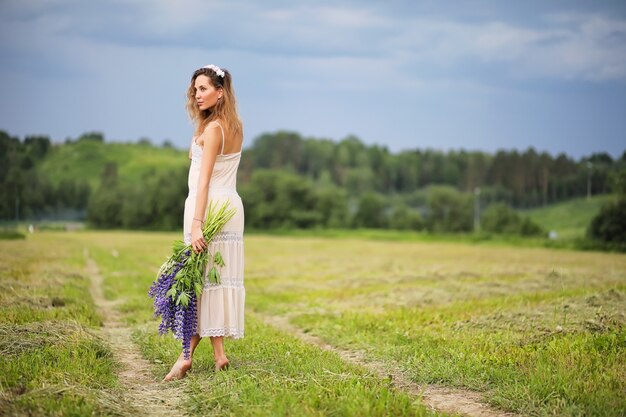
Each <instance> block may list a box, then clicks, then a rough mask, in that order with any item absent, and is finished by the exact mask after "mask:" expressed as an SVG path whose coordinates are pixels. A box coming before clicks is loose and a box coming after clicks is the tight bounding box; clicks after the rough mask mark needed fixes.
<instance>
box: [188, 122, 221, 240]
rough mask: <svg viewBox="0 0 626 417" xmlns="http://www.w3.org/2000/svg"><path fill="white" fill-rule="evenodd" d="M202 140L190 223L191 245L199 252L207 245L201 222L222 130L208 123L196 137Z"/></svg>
mask: <svg viewBox="0 0 626 417" xmlns="http://www.w3.org/2000/svg"><path fill="white" fill-rule="evenodd" d="M198 140H199V141H201V142H202V148H203V151H202V162H201V163H200V175H199V178H198V188H197V192H196V209H195V212H194V215H193V220H192V223H191V245H192V247H193V249H194V251H196V252H201V251H203V250H204V249H206V247H207V243H206V242H205V241H204V237H203V236H202V223H201V221H202V222H203V221H204V220H205V214H206V209H207V199H208V196H209V183H210V181H211V174H212V173H213V167H214V166H215V159H216V158H217V153H218V151H219V148H220V145H221V143H222V131H221V129H220V128H219V125H217V124H216V123H209V124H208V126H207V127H206V129H204V132H202V134H201V135H200V137H199V138H198Z"/></svg>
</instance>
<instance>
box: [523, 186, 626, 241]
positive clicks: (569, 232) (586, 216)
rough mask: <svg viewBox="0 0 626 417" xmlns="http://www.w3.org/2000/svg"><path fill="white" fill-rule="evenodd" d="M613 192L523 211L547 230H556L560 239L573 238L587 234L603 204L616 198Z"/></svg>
mask: <svg viewBox="0 0 626 417" xmlns="http://www.w3.org/2000/svg"><path fill="white" fill-rule="evenodd" d="M615 198H616V196H615V195H612V194H603V195H595V196H592V197H591V198H590V199H587V198H586V197H581V198H575V199H573V200H569V201H565V202H563V203H557V204H551V205H550V206H548V207H540V208H536V209H532V210H525V211H521V213H522V214H524V215H527V216H528V217H530V218H531V219H532V220H533V221H535V222H537V223H538V224H539V225H541V227H543V228H544V229H545V230H548V231H549V230H554V231H556V232H557V233H558V236H559V239H571V238H577V237H583V236H585V232H586V230H587V226H588V225H589V223H591V219H593V217H594V216H595V215H596V214H597V213H598V212H599V211H600V208H601V207H602V205H603V204H605V203H607V202H609V201H612V200H615Z"/></svg>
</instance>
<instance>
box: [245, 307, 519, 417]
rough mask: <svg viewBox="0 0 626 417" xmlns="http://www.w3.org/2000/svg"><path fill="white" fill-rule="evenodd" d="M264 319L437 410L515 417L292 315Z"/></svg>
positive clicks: (478, 416) (475, 394) (483, 416)
mask: <svg viewBox="0 0 626 417" xmlns="http://www.w3.org/2000/svg"><path fill="white" fill-rule="evenodd" d="M255 315H257V316H258V317H259V318H260V319H261V320H262V321H264V322H265V323H267V324H270V325H272V326H274V327H276V328H278V329H280V330H282V331H285V332H288V333H291V334H293V335H295V336H297V337H298V338H300V339H301V340H303V341H305V342H308V343H311V344H314V345H316V346H318V347H320V348H322V349H324V350H328V351H331V352H335V353H337V354H338V355H339V356H340V357H341V358H342V359H343V360H345V361H346V362H350V363H354V364H356V365H359V366H362V367H365V368H366V369H368V370H370V371H371V372H372V373H374V374H375V375H378V376H379V377H381V378H389V377H391V378H392V383H393V385H394V387H395V388H396V389H398V390H401V391H404V392H407V393H409V394H410V395H412V396H414V397H421V398H422V401H423V402H424V404H426V406H428V407H430V408H431V409H433V410H437V411H443V412H448V413H459V414H463V415H467V416H475V417H505V416H506V417H514V416H518V415H517V414H514V413H507V412H504V411H500V410H497V409H494V408H492V407H490V406H489V405H487V404H485V403H484V402H482V398H481V394H480V393H478V392H474V391H468V390H463V389H458V388H448V387H441V386H435V385H418V384H416V383H415V382H413V381H411V380H410V379H409V378H407V377H406V376H405V375H404V374H403V373H402V372H401V371H400V370H398V369H389V367H386V366H385V365H383V364H382V363H380V362H373V361H370V360H367V359H366V358H365V357H364V355H362V354H360V353H359V352H354V351H348V350H343V349H340V348H337V347H335V346H331V345H329V344H327V343H326V342H324V341H323V340H322V339H320V338H318V337H316V336H313V335H310V334H308V333H305V332H303V331H302V330H301V329H300V328H298V327H296V326H294V325H292V324H290V323H289V320H288V318H286V317H278V316H270V315H266V314H258V313H255Z"/></svg>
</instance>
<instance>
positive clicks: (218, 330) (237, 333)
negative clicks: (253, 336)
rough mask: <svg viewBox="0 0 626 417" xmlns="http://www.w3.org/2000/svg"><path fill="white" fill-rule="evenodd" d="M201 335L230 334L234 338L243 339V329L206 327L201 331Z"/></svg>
mask: <svg viewBox="0 0 626 417" xmlns="http://www.w3.org/2000/svg"><path fill="white" fill-rule="evenodd" d="M199 335H200V337H216V336H226V337H227V336H230V337H232V338H233V339H241V338H242V337H243V329H241V330H239V329H236V328H235V329H231V328H229V327H226V328H215V329H204V330H202V331H201V332H200V333H199Z"/></svg>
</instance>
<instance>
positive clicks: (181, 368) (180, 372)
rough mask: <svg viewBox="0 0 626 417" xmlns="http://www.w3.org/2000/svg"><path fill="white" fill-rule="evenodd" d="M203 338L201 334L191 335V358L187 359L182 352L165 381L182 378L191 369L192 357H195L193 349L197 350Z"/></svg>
mask: <svg viewBox="0 0 626 417" xmlns="http://www.w3.org/2000/svg"><path fill="white" fill-rule="evenodd" d="M201 339H202V338H201V337H200V336H199V335H197V334H196V335H194V336H192V337H191V345H190V351H189V359H185V356H184V354H183V352H180V356H179V357H178V359H177V360H176V363H175V364H174V366H172V370H171V371H170V373H169V374H167V375H165V378H163V381H171V380H172V379H182V378H184V377H185V375H186V374H187V371H189V370H190V369H191V359H192V358H193V351H194V350H196V346H198V343H200V340H201Z"/></svg>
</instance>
